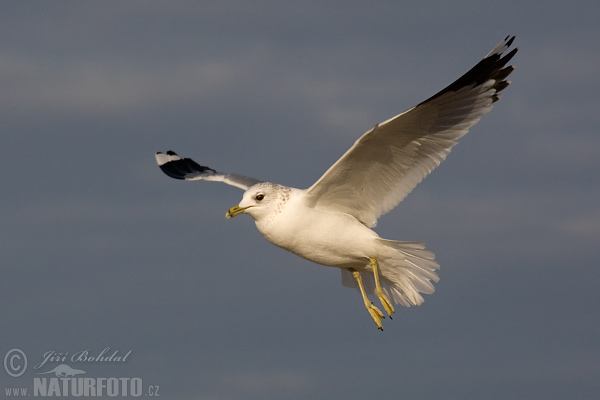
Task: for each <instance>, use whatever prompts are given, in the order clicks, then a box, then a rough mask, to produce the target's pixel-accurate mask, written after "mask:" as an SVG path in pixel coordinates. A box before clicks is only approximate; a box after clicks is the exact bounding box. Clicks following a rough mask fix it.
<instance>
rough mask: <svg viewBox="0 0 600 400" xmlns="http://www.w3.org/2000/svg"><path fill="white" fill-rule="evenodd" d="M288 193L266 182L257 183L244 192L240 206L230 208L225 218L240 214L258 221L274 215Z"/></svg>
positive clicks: (283, 187)
mask: <svg viewBox="0 0 600 400" xmlns="http://www.w3.org/2000/svg"><path fill="white" fill-rule="evenodd" d="M289 191H290V189H289V188H286V187H285V186H281V185H276V184H273V183H268V182H261V183H257V184H256V185H254V186H252V187H250V188H249V189H248V190H246V192H245V193H244V197H242V201H241V202H240V204H239V205H237V206H235V207H231V208H230V209H229V210H228V211H227V214H226V215H225V216H226V217H227V219H230V218H233V217H235V216H238V215H240V214H248V215H250V216H251V217H252V218H254V219H255V220H259V219H261V218H262V217H264V216H266V215H274V214H276V213H277V212H278V211H280V210H281V208H282V207H283V205H284V204H285V200H287V198H288V197H289Z"/></svg>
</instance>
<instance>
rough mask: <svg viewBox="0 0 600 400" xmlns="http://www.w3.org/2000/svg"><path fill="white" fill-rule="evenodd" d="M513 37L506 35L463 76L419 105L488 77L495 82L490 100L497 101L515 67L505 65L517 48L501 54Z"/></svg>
mask: <svg viewBox="0 0 600 400" xmlns="http://www.w3.org/2000/svg"><path fill="white" fill-rule="evenodd" d="M515 38H516V36H514V35H513V36H510V35H508V36H506V38H505V39H504V40H503V41H502V42H500V44H498V46H496V47H495V48H494V50H492V52H491V53H489V54H488V55H487V56H485V57H484V58H483V59H482V60H481V61H479V62H478V63H477V64H476V65H475V66H474V67H473V68H471V69H470V70H469V71H467V72H466V73H465V74H464V75H463V76H461V77H460V78H458V79H457V80H456V81H454V82H453V83H451V84H450V85H449V86H447V87H446V88H445V89H443V90H441V91H440V92H438V93H436V94H434V95H433V96H431V97H430V98H428V99H427V100H425V101H423V102H421V103H419V105H421V104H424V103H427V102H429V101H431V100H434V99H436V98H438V97H440V96H441V95H443V94H445V93H448V92H456V91H458V90H460V89H462V88H464V87H467V86H472V87H476V86H479V85H481V84H483V83H485V82H486V81H488V80H490V79H493V80H495V81H496V83H495V84H494V85H493V86H492V89H494V90H495V93H494V94H493V95H492V101H493V102H496V101H498V99H499V98H500V96H499V93H500V92H501V91H502V90H504V89H505V88H506V87H507V86H508V85H509V84H510V82H509V81H506V80H505V79H506V78H507V77H508V76H509V75H510V74H511V73H512V72H513V71H514V69H515V68H514V67H513V66H512V65H509V66H508V67H506V66H505V65H506V64H507V63H508V62H509V61H510V60H511V59H512V58H513V57H514V56H515V54H517V51H518V50H519V48H514V49H512V50H511V51H510V52H508V53H507V54H506V55H504V56H502V55H503V54H504V52H505V51H506V50H508V48H509V47H510V46H511V45H512V44H513V42H514V40H515Z"/></svg>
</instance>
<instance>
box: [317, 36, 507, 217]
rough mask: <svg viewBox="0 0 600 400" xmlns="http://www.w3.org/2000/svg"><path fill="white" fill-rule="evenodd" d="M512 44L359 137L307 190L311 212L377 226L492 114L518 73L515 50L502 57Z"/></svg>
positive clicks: (491, 54) (489, 55)
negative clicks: (510, 77) (510, 63)
mask: <svg viewBox="0 0 600 400" xmlns="http://www.w3.org/2000/svg"><path fill="white" fill-rule="evenodd" d="M513 40H514V36H513V37H511V38H509V37H507V38H506V39H505V40H503V41H502V42H501V43H500V44H498V46H496V47H495V48H494V49H493V50H492V51H491V52H490V53H489V54H488V55H487V56H485V58H483V60H481V61H480V62H479V63H478V64H477V65H475V67H473V68H472V69H471V70H470V71H468V72H467V73H466V74H464V75H463V76H462V77H460V78H459V79H458V80H456V81H455V82H454V83H452V84H451V85H450V86H448V87H447V88H445V89H444V90H442V91H440V92H439V93H437V94H435V95H434V96H432V97H430V98H429V99H427V100H425V101H424V102H422V103H420V104H419V105H417V106H416V107H413V108H411V109H410V110H408V111H406V112H404V113H402V114H400V115H397V116H395V117H393V118H391V119H389V120H387V121H385V122H382V123H381V124H378V125H376V126H375V127H374V128H373V129H371V130H370V131H368V132H366V133H365V134H364V135H363V136H361V137H360V138H359V139H358V140H357V141H356V143H355V144H354V145H353V146H352V147H351V148H350V149H349V150H348V151H347V152H346V154H344V155H343V156H342V157H341V158H340V159H339V160H338V161H337V162H336V163H335V164H333V165H332V166H331V167H330V168H329V170H327V172H325V174H324V175H323V176H322V177H321V178H320V179H319V180H318V181H317V182H316V183H315V184H314V185H312V186H311V187H310V188H308V189H307V194H308V199H309V202H310V203H311V204H312V206H314V207H315V208H318V209H325V210H329V211H338V212H344V213H348V214H351V215H354V216H355V217H356V218H357V219H358V220H360V221H361V222H362V223H364V224H365V225H367V226H370V227H372V226H375V225H376V223H377V219H378V218H379V216H381V215H382V214H385V213H386V212H388V211H390V210H391V209H392V208H394V207H395V206H396V205H398V203H400V202H401V201H402V200H403V199H404V198H405V197H406V196H407V195H408V194H409V193H410V192H411V191H412V190H413V189H414V187H415V186H416V185H417V184H418V183H419V182H421V180H423V178H424V177H425V176H427V174H429V173H430V172H431V171H432V170H433V169H434V168H435V167H437V166H438V165H439V164H440V163H441V162H442V161H443V160H444V159H445V158H446V156H447V155H448V153H450V150H451V149H452V147H453V146H454V145H455V144H456V143H457V141H458V139H459V138H461V137H462V136H464V135H465V134H466V133H467V132H468V130H469V128H470V127H471V126H473V125H475V123H477V121H479V119H480V118H481V117H482V116H483V115H484V114H486V113H488V112H489V111H490V110H491V109H492V105H493V103H494V102H496V101H497V100H498V99H499V97H500V94H499V92H500V91H502V90H503V89H504V88H506V87H507V86H508V84H509V82H508V81H506V80H505V79H506V77H507V76H508V75H509V74H510V73H511V72H512V71H513V69H514V68H513V67H512V66H509V67H505V65H506V64H507V63H508V61H509V60H510V59H511V58H512V57H513V56H514V55H515V53H516V52H517V49H514V50H512V51H511V52H510V53H508V54H507V55H505V56H504V57H502V53H503V52H504V51H506V50H507V49H508V47H509V46H510V45H511V44H512V42H513Z"/></svg>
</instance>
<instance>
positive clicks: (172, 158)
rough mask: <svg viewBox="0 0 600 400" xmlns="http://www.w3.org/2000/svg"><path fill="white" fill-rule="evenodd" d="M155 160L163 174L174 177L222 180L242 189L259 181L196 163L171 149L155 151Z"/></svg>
mask: <svg viewBox="0 0 600 400" xmlns="http://www.w3.org/2000/svg"><path fill="white" fill-rule="evenodd" d="M156 162H157V163H158V166H159V167H160V169H161V170H162V171H163V172H164V173H165V174H167V175H168V176H170V177H171V178H175V179H185V180H186V181H200V180H203V181H213V182H224V183H226V184H228V185H231V186H235V187H238V188H240V189H244V190H248V188H249V187H250V186H253V185H255V184H257V183H259V182H261V181H259V180H257V179H254V178H249V177H247V176H242V175H235V174H221V173H219V172H217V171H215V170H214V169H212V168H209V167H204V166H202V165H200V164H198V163H197V162H195V161H194V160H192V159H191V158H181V157H179V156H178V155H177V153H175V152H174V151H171V150H169V151H167V153H166V154H165V153H161V152H158V153H156Z"/></svg>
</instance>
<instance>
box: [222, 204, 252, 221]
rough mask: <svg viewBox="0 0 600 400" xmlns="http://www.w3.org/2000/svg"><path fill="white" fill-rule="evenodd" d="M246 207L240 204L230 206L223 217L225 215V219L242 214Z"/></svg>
mask: <svg viewBox="0 0 600 400" xmlns="http://www.w3.org/2000/svg"><path fill="white" fill-rule="evenodd" d="M248 208H249V207H240V206H235V207H231V208H230V209H229V210H227V214H225V217H227V219H230V218H233V217H235V216H238V215H240V214H243V213H244V211H246V210H247V209H248Z"/></svg>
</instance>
